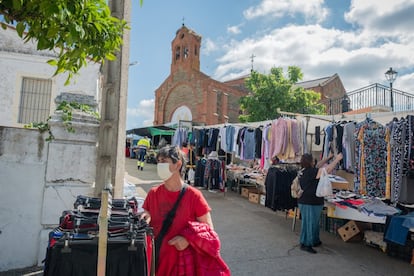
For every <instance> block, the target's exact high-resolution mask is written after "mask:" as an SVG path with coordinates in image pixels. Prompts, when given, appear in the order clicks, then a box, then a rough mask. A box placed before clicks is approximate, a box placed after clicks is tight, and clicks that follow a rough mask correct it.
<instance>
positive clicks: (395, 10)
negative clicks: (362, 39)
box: [345, 0, 414, 36]
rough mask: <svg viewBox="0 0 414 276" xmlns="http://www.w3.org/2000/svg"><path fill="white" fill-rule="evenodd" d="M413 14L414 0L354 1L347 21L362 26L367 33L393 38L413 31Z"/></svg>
mask: <svg viewBox="0 0 414 276" xmlns="http://www.w3.org/2000/svg"><path fill="white" fill-rule="evenodd" d="M413 14H414V1H413V0H394V1H392V2H387V1H377V0H364V1H355V0H353V1H352V3H351V7H350V10H349V12H348V13H346V14H345V20H347V21H348V22H349V23H352V24H355V25H358V26H361V27H362V28H364V29H365V31H370V32H375V33H378V34H382V35H391V36H392V35H407V32H409V33H411V31H412V26H413V24H414V17H413Z"/></svg>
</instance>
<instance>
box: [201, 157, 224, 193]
mask: <svg viewBox="0 0 414 276" xmlns="http://www.w3.org/2000/svg"><path fill="white" fill-rule="evenodd" d="M223 176H224V172H223V162H222V161H220V160H218V159H207V162H206V166H205V170H204V187H205V188H207V189H208V190H221V191H224V177H223Z"/></svg>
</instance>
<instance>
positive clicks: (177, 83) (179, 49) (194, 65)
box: [154, 25, 247, 125]
mask: <svg viewBox="0 0 414 276" xmlns="http://www.w3.org/2000/svg"><path fill="white" fill-rule="evenodd" d="M200 48H201V36H199V35H198V34H196V33H195V32H194V31H192V30H190V29H188V28H187V27H186V26H184V25H183V26H182V27H181V28H180V29H179V30H178V31H177V32H176V36H175V38H174V40H173V41H172V43H171V54H172V55H171V72H170V75H169V76H168V77H167V79H166V80H164V82H163V83H162V84H161V85H160V87H159V88H158V89H157V90H156V91H155V110H154V113H155V114H154V125H161V124H166V123H169V122H171V121H172V119H173V118H174V119H175V120H190V121H193V122H197V123H204V124H206V125H212V124H222V123H226V122H229V123H236V122H238V121H239V120H238V116H239V109H240V104H239V99H240V97H242V96H245V95H247V92H246V89H244V88H243V85H240V84H239V85H238V86H235V85H229V84H227V83H225V82H219V81H216V80H214V79H212V78H210V77H209V76H207V75H205V74H204V73H202V72H201V71H200ZM240 82H242V81H240ZM183 110H186V111H188V110H189V111H190V112H189V113H190V114H188V113H186V112H184V113H182V114H178V113H177V112H180V111H183ZM174 123H178V122H177V121H176V122H174Z"/></svg>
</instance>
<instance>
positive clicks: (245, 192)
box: [241, 187, 257, 198]
mask: <svg viewBox="0 0 414 276" xmlns="http://www.w3.org/2000/svg"><path fill="white" fill-rule="evenodd" d="M253 192H257V189H256V188H255V187H242V188H241V196H242V197H245V198H249V193H253Z"/></svg>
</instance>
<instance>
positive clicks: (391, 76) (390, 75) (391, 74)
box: [385, 67, 398, 111]
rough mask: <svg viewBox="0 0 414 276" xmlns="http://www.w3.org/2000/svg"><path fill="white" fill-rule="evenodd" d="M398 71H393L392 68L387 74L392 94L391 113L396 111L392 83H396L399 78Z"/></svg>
mask: <svg viewBox="0 0 414 276" xmlns="http://www.w3.org/2000/svg"><path fill="white" fill-rule="evenodd" d="M397 74H398V72H397V71H394V70H392V67H390V69H388V71H387V72H385V78H386V79H387V81H389V82H390V93H391V111H394V97H393V94H392V83H393V82H394V81H395V79H396V78H397Z"/></svg>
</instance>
